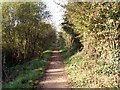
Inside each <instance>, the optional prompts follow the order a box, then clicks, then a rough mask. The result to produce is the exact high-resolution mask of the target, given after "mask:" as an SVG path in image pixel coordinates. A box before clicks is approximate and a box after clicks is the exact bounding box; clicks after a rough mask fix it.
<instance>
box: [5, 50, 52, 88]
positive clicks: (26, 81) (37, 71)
mask: <svg viewBox="0 0 120 90" xmlns="http://www.w3.org/2000/svg"><path fill="white" fill-rule="evenodd" d="M50 55H51V50H47V51H44V52H43V58H35V59H33V60H32V61H29V62H27V63H24V64H23V65H17V66H15V67H12V68H11V71H12V70H14V71H13V72H12V73H15V72H16V70H18V71H19V75H18V76H17V77H16V78H15V79H14V80H12V81H10V82H8V83H5V84H4V85H3V90H4V89H6V88H16V90H17V89H18V90H19V89H20V88H34V82H35V80H36V79H38V78H39V77H40V76H42V75H43V73H44V70H45V68H46V65H47V61H48V58H49V56H50Z"/></svg>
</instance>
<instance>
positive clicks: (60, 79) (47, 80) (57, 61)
mask: <svg viewBox="0 0 120 90" xmlns="http://www.w3.org/2000/svg"><path fill="white" fill-rule="evenodd" d="M64 71H65V70H64V63H63V58H62V56H61V55H60V52H59V49H58V48H55V50H53V51H52V56H51V57H50V60H49V63H48V69H47V70H46V72H45V75H44V77H43V78H42V80H40V82H39V85H38V88H69V84H68V80H67V77H66V75H65V72H64Z"/></svg>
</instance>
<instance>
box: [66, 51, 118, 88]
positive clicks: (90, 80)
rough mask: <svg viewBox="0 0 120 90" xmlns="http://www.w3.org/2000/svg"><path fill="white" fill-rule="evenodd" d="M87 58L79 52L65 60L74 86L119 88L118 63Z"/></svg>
mask: <svg viewBox="0 0 120 90" xmlns="http://www.w3.org/2000/svg"><path fill="white" fill-rule="evenodd" d="M103 63H104V62H103V61H102V60H99V63H98V62H96V61H95V60H92V59H86V58H84V57H82V56H81V53H80V52H78V53H76V54H75V55H73V56H71V57H69V58H67V59H66V60H65V65H66V68H65V69H66V71H67V75H68V77H69V79H70V81H71V86H72V88H79V87H81V88H98V87H101V88H106V87H108V88H119V86H118V76H117V73H118V72H117V70H115V69H117V68H118V67H117V65H115V64H114V65H113V64H109V65H108V64H107V63H104V64H103Z"/></svg>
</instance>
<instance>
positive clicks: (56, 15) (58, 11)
mask: <svg viewBox="0 0 120 90" xmlns="http://www.w3.org/2000/svg"><path fill="white" fill-rule="evenodd" d="M43 1H44V2H45V3H46V5H47V7H48V10H49V11H50V12H51V15H52V17H51V20H52V22H53V23H54V24H55V27H56V30H57V31H60V23H61V22H62V21H63V14H64V9H63V8H62V7H61V6H60V5H58V4H56V3H60V4H61V5H63V4H65V3H67V0H43Z"/></svg>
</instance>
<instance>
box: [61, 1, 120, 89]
mask: <svg viewBox="0 0 120 90" xmlns="http://www.w3.org/2000/svg"><path fill="white" fill-rule="evenodd" d="M65 8H66V12H65V15H64V22H63V23H62V27H63V30H62V36H63V37H64V40H65V43H66V44H65V45H66V47H69V50H68V51H69V52H66V54H64V55H65V57H67V60H68V61H67V65H69V63H70V65H71V66H67V68H68V69H67V70H68V75H70V80H71V83H72V86H73V87H119V86H118V83H119V81H117V79H118V77H117V76H118V74H119V67H118V63H119V62H118V60H119V59H120V54H119V52H120V47H119V45H120V3H119V2H101V3H96V2H93V3H87V2H73V3H71V2H69V3H68V4H67V5H66V6H65ZM70 37H71V38H70ZM68 38H70V40H69V44H68V43H67V42H68ZM78 50H79V51H81V52H79V54H75V53H73V52H74V51H75V52H77V51H78ZM71 54H72V55H73V54H75V55H73V56H74V57H75V58H74V57H72V55H71ZM71 58H72V59H71ZM75 64H76V65H75ZM91 64H92V66H91ZM89 66H90V67H89ZM80 70H82V73H81V72H80ZM84 75H85V76H84ZM89 78H90V80H88V79H89ZM103 78H106V80H105V79H103ZM92 79H93V81H92ZM100 80H101V81H100ZM102 80H103V81H102ZM106 81H107V82H106Z"/></svg>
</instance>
